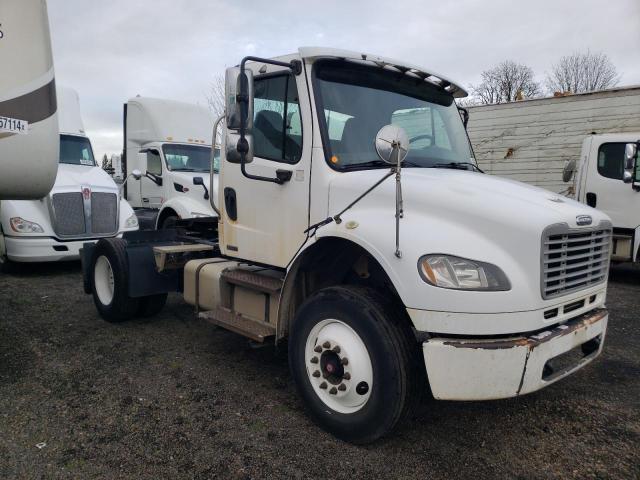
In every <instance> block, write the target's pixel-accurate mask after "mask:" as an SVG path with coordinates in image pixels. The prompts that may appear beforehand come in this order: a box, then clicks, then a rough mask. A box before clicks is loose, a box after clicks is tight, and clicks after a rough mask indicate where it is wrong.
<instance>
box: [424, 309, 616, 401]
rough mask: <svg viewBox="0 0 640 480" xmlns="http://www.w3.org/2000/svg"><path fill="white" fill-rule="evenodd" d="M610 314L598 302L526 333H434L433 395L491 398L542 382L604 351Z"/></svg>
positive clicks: (430, 360) (427, 349) (430, 353)
mask: <svg viewBox="0 0 640 480" xmlns="http://www.w3.org/2000/svg"><path fill="white" fill-rule="evenodd" d="M608 317H609V315H608V312H607V310H606V309H604V308H597V309H595V310H591V311H589V312H587V313H584V314H582V315H580V316H578V317H575V318H573V319H572V320H570V321H568V322H567V323H564V324H561V325H558V326H556V327H554V328H550V329H548V330H544V331H541V332H537V333H535V334H531V335H528V336H519V337H510V338H498V339H496V338H493V339H487V338H481V339H473V338H464V339H462V338H442V337H437V338H430V339H429V340H427V341H426V342H424V343H423V345H422V350H423V355H424V361H425V365H426V369H427V376H428V378H429V384H430V386H431V391H432V393H433V396H434V397H435V398H437V399H440V400H491V399H498V398H508V397H515V396H518V395H524V394H526V393H530V392H534V391H536V390H539V389H541V388H544V387H546V386H547V385H550V384H552V383H554V382H556V381H558V380H560V379H561V378H564V377H566V376H567V375H570V374H571V373H573V372H575V371H576V370H578V369H580V368H582V367H583V366H585V365H586V364H587V363H589V362H590V361H592V360H593V359H594V358H596V357H597V356H598V355H599V354H600V352H601V351H602V346H603V344H604V337H605V333H606V330H607V321H608ZM567 352H569V353H567ZM565 353H566V354H567V355H563V354H565Z"/></svg>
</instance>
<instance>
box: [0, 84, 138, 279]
mask: <svg viewBox="0 0 640 480" xmlns="http://www.w3.org/2000/svg"><path fill="white" fill-rule="evenodd" d="M57 99H58V103H59V109H58V120H59V121H58V123H59V129H60V149H59V163H60V165H59V166H58V173H57V176H56V181H55V183H54V185H53V189H52V190H51V192H50V193H49V194H48V195H45V196H44V197H42V198H40V199H38V200H5V201H3V202H2V210H1V211H0V269H2V270H11V269H12V268H13V267H14V266H15V265H14V263H15V262H53V261H59V260H77V259H78V258H79V250H80V247H81V246H82V244H83V243H85V242H86V241H87V240H91V241H96V240H97V239H98V238H103V237H113V236H117V235H122V233H124V232H126V231H131V230H137V228H138V221H137V217H136V215H135V213H134V212H133V209H132V208H131V206H130V205H129V204H128V203H127V201H126V200H125V199H124V198H122V196H121V194H120V192H119V189H118V187H117V186H116V184H115V183H114V181H113V180H112V179H111V177H110V176H109V175H108V174H107V173H106V172H105V171H104V170H102V168H100V167H99V166H98V165H97V164H96V161H95V159H94V156H93V150H92V148H91V142H90V141H89V138H88V137H87V136H86V134H85V131H84V126H83V123H82V117H81V115H80V102H79V99H78V94H77V92H76V91H75V90H73V89H70V88H64V87H59V88H58V89H57Z"/></svg>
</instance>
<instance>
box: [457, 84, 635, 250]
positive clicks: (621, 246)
mask: <svg viewBox="0 0 640 480" xmlns="http://www.w3.org/2000/svg"><path fill="white" fill-rule="evenodd" d="M638 112H640V87H639V86H634V87H623V88H615V89H611V90H604V91H600V92H591V93H584V94H578V95H566V96H561V97H551V98H542V99H536V100H525V101H520V102H513V103H506V104H499V105H483V106H476V107H471V108H469V114H470V120H469V137H470V139H471V142H472V144H473V146H474V150H475V153H476V158H477V160H478V163H479V164H480V166H481V167H482V168H483V169H484V170H485V171H487V172H488V173H492V174H494V175H500V176H504V177H507V178H513V179H515V180H520V181H523V182H526V183H529V184H531V185H536V186H540V187H543V188H547V189H549V190H551V191H553V192H558V193H562V194H565V195H567V196H569V197H571V198H575V199H576V200H578V201H579V202H582V203H585V204H587V205H589V206H591V207H594V208H598V209H599V210H602V211H604V212H605V213H606V214H607V215H609V217H611V219H612V221H613V248H612V251H611V254H612V256H611V259H612V260H613V261H616V262H630V261H633V262H640V191H639V190H638V188H637V185H635V184H632V185H630V184H629V183H633V182H632V177H633V175H634V173H633V164H632V163H630V164H629V165H627V167H628V168H626V167H625V148H626V145H627V144H628V143H636V142H637V141H638V140H640V114H639V113H638ZM629 161H630V162H632V161H631V160H629ZM625 172H627V173H626V177H625Z"/></svg>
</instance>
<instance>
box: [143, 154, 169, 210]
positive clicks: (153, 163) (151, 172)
mask: <svg viewBox="0 0 640 480" xmlns="http://www.w3.org/2000/svg"><path fill="white" fill-rule="evenodd" d="M141 155H146V159H145V161H146V170H145V171H144V172H143V175H142V178H141V179H140V199H141V201H142V206H143V207H145V208H154V209H158V208H160V207H161V206H162V203H163V201H164V195H163V187H164V185H163V178H162V173H163V171H162V159H161V157H160V152H159V151H158V150H156V149H155V148H151V149H147V150H146V151H144V152H142V153H141ZM144 164H145V163H143V165H144Z"/></svg>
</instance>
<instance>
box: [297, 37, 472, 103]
mask: <svg viewBox="0 0 640 480" xmlns="http://www.w3.org/2000/svg"><path fill="white" fill-rule="evenodd" d="M298 52H299V53H300V56H301V57H302V58H321V57H325V58H340V59H345V60H353V61H357V62H366V63H373V64H375V65H377V66H379V67H381V68H387V69H391V70H396V71H400V72H402V73H405V74H407V75H411V76H414V77H417V78H422V79H423V80H425V81H427V82H430V83H433V84H435V85H438V86H440V87H442V88H444V89H445V90H446V91H448V92H449V93H451V94H452V95H453V96H454V97H456V98H462V97H466V96H467V92H466V91H465V89H464V88H462V87H461V86H460V85H458V84H456V83H455V82H453V81H452V80H449V79H448V78H446V77H444V76H443V75H440V74H438V73H436V72H434V71H433V70H428V69H424V68H422V67H419V66H416V65H412V64H410V63H407V62H404V61H402V60H395V59H393V58H387V57H381V56H379V55H371V54H369V53H363V52H355V51H351V50H340V49H336V48H326V47H300V48H299V49H298Z"/></svg>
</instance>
